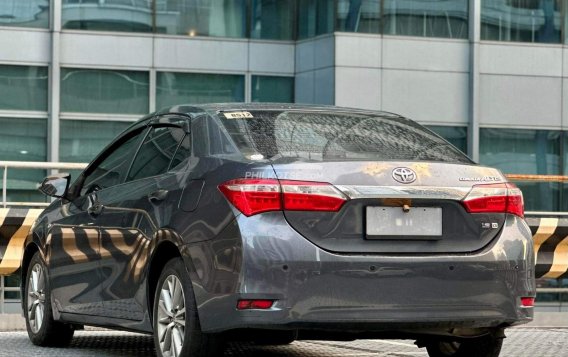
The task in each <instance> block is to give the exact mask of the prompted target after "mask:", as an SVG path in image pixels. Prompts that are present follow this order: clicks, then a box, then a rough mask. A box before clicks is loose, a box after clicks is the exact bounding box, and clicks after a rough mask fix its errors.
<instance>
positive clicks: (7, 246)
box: [0, 208, 43, 275]
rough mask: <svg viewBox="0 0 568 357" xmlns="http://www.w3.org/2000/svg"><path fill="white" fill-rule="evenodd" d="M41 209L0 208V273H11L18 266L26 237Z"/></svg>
mask: <svg viewBox="0 0 568 357" xmlns="http://www.w3.org/2000/svg"><path fill="white" fill-rule="evenodd" d="M42 211H43V210H42V209H23V208H0V259H1V260H0V275H10V274H13V273H15V272H16V271H17V270H18V269H19V268H20V264H21V262H22V255H23V253H24V244H25V243H26V237H27V236H28V233H29V232H30V228H31V227H32V225H33V223H34V222H35V220H36V219H37V217H38V216H39V214H40V213H41V212H42Z"/></svg>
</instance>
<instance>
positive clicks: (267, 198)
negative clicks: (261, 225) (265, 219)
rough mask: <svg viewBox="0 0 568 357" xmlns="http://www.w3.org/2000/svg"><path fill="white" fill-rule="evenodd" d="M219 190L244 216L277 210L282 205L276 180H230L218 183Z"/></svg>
mask: <svg viewBox="0 0 568 357" xmlns="http://www.w3.org/2000/svg"><path fill="white" fill-rule="evenodd" d="M219 190H221V192H223V194H224V195H225V197H227V199H228V200H229V202H231V203H232V204H233V206H235V207H236V208H237V209H238V210H239V211H241V212H242V213H243V214H244V215H246V216H252V215H254V214H257V213H261V212H268V211H278V210H280V209H281V207H282V204H281V201H282V200H281V198H280V184H278V180H272V179H261V180H255V179H237V180H231V181H227V182H225V183H224V184H222V185H220V186H219Z"/></svg>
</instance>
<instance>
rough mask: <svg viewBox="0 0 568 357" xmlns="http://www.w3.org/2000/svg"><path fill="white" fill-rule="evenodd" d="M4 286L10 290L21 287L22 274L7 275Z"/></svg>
mask: <svg viewBox="0 0 568 357" xmlns="http://www.w3.org/2000/svg"><path fill="white" fill-rule="evenodd" d="M4 279H5V280H4V286H5V287H8V288H17V287H19V286H20V281H21V279H20V274H12V275H7V276H6V277H5V278H4Z"/></svg>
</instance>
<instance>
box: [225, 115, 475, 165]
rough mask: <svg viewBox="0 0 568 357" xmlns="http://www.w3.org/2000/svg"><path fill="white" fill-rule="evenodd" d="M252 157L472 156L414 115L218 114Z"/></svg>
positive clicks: (436, 158) (422, 158) (460, 158)
mask: <svg viewBox="0 0 568 357" xmlns="http://www.w3.org/2000/svg"><path fill="white" fill-rule="evenodd" d="M218 118H219V119H220V122H221V123H222V125H223V126H224V127H225V129H226V130H227V132H228V133H229V135H230V136H231V138H232V139H233V141H234V142H235V143H236V144H237V146H238V148H239V149H240V151H241V152H242V153H243V155H245V157H248V158H250V159H253V158H255V159H256V158H267V159H272V160H276V159H279V158H299V159H304V160H314V161H335V160H412V161H415V160H420V161H442V162H464V163H471V161H470V160H469V159H468V158H467V156H465V155H464V154H463V153H461V152H460V151H459V150H457V149H456V148H455V147H453V146H452V145H451V144H449V143H448V142H446V141H445V140H443V139H442V138H440V137H439V136H438V135H436V134H434V133H433V132H431V131H429V130H427V129H425V128H424V127H422V126H420V125H419V124H417V123H415V122H413V121H412V120H409V119H406V118H402V117H399V116H395V115H390V114H386V113H376V114H373V113H370V114H367V113H349V112H320V111H317V112H316V111H314V112H302V111H296V110H291V111H251V112H250V117H248V118H246V119H233V118H230V119H229V118H226V117H225V115H224V114H223V113H221V114H219V115H218Z"/></svg>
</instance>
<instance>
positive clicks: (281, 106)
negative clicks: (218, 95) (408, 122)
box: [156, 103, 401, 117]
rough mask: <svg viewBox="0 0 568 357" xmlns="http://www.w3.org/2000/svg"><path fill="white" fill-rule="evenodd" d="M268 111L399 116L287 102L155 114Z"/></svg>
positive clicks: (207, 106) (199, 106)
mask: <svg viewBox="0 0 568 357" xmlns="http://www.w3.org/2000/svg"><path fill="white" fill-rule="evenodd" d="M257 110H260V111H270V110H278V111H280V110H297V111H304V112H310V111H313V112H322V111H325V112H328V113H329V112H341V113H345V112H349V113H354V114H355V113H356V114H368V115H376V116H385V117H401V116H400V115H398V114H394V113H390V112H385V111H377V110H367V109H358V108H348V107H338V106H333V105H321V104H288V103H208V104H197V105H194V104H180V105H174V106H171V107H166V108H163V109H161V110H159V111H158V112H156V114H157V115H163V114H172V113H184V114H191V113H203V112H209V113H210V112H235V111H257Z"/></svg>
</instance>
